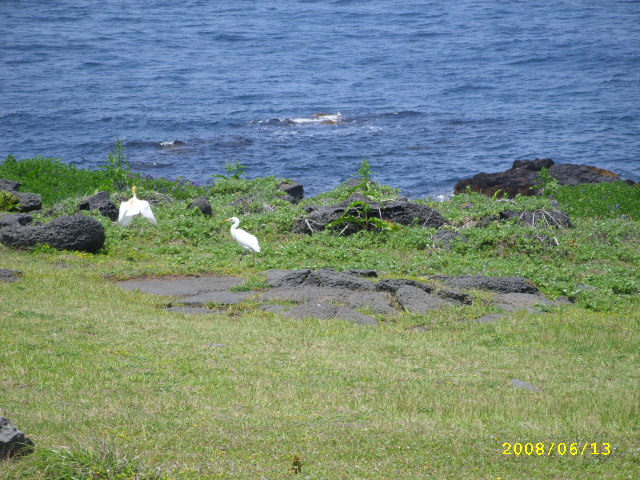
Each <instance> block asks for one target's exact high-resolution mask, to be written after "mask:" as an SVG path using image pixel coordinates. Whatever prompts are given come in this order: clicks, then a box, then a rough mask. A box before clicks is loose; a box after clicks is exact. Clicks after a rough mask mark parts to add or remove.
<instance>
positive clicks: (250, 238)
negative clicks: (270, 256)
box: [225, 217, 260, 258]
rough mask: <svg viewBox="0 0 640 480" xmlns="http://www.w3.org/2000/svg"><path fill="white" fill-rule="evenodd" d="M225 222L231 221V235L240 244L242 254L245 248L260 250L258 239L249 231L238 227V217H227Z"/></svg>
mask: <svg viewBox="0 0 640 480" xmlns="http://www.w3.org/2000/svg"><path fill="white" fill-rule="evenodd" d="M225 222H233V225H231V236H232V237H233V239H234V240H235V241H236V242H238V243H239V244H240V246H242V248H243V250H242V255H244V251H245V250H251V251H254V252H259V251H260V245H259V244H258V239H257V238H256V237H255V236H254V235H251V234H250V233H249V232H245V231H244V230H242V229H241V228H238V225H240V219H239V218H238V217H231V218H227V219H226V220H225ZM240 258H242V257H240Z"/></svg>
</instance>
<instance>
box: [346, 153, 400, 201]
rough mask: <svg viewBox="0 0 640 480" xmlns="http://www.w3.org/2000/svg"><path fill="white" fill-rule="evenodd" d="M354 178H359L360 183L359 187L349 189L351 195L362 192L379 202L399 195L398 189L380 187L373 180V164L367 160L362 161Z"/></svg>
mask: <svg viewBox="0 0 640 480" xmlns="http://www.w3.org/2000/svg"><path fill="white" fill-rule="evenodd" d="M354 177H355V178H358V179H359V182H358V183H357V185H355V186H353V187H352V188H351V189H349V195H351V194H353V193H355V192H357V191H360V192H361V193H362V194H363V195H365V196H367V197H369V198H371V199H372V200H377V201H382V200H384V199H385V197H387V198H388V197H396V196H397V195H398V189H395V188H391V187H387V186H383V185H380V184H379V183H378V182H377V181H376V180H375V179H374V178H373V170H372V169H371V164H370V163H369V160H367V159H366V158H365V159H364V160H363V161H362V164H361V165H360V168H359V169H358V172H357V173H356V174H355V175H354Z"/></svg>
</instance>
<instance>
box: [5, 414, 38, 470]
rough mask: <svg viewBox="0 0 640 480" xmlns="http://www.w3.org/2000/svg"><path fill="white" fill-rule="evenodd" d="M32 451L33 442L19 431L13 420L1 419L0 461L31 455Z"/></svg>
mask: <svg viewBox="0 0 640 480" xmlns="http://www.w3.org/2000/svg"><path fill="white" fill-rule="evenodd" d="M32 450H33V441H32V440H31V439H29V438H27V437H26V436H25V434H24V432H23V431H22V430H18V427H16V426H15V425H14V424H13V423H11V420H9V419H8V418H6V417H0V460H6V459H7V458H11V457H13V456H15V455H19V454H24V453H30V452H31V451H32Z"/></svg>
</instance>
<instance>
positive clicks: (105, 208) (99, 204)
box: [78, 191, 118, 222]
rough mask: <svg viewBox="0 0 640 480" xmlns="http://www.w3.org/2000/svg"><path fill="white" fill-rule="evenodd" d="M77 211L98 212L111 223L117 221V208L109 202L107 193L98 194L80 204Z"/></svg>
mask: <svg viewBox="0 0 640 480" xmlns="http://www.w3.org/2000/svg"><path fill="white" fill-rule="evenodd" d="M78 210H98V212H100V214H101V215H104V216H105V217H108V218H109V219H111V220H112V221H114V222H115V221H116V220H118V208H117V207H116V205H115V204H114V203H113V202H112V201H111V198H110V197H109V192H104V191H103V192H98V193H96V194H95V195H92V196H91V197H89V198H87V199H86V200H84V201H82V202H80V204H79V205H78Z"/></svg>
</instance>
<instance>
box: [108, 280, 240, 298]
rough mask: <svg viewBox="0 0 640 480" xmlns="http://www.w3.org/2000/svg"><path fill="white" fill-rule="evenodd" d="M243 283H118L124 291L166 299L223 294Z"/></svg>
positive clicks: (202, 281) (133, 281) (159, 281)
mask: <svg viewBox="0 0 640 480" xmlns="http://www.w3.org/2000/svg"><path fill="white" fill-rule="evenodd" d="M244 282H245V280H244V279H242V278H237V277H214V276H202V277H165V278H138V279H133V280H125V281H123V282H119V284H118V285H120V287H122V288H124V289H125V290H140V291H142V292H144V293H150V294H153V295H166V296H168V297H186V296H189V297H194V296H196V295H199V294H202V293H207V292H225V291H227V290H229V289H230V288H233V287H237V286H239V285H242V284H243V283H244Z"/></svg>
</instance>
